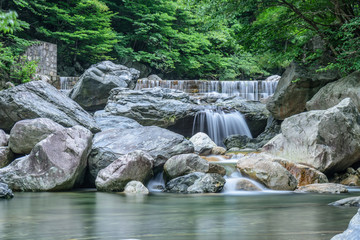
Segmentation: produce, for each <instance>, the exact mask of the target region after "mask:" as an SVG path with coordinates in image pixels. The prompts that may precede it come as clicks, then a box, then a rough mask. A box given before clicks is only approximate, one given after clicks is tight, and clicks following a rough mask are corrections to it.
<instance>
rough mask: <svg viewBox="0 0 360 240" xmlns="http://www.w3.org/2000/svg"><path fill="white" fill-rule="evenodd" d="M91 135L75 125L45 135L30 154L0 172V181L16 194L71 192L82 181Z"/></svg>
mask: <svg viewBox="0 0 360 240" xmlns="http://www.w3.org/2000/svg"><path fill="white" fill-rule="evenodd" d="M91 139H92V133H91V132H90V131H89V130H87V129H86V128H84V127H81V126H75V127H72V128H67V129H64V130H61V131H57V132H55V133H54V134H52V135H50V136H48V137H47V138H45V139H44V140H42V141H41V142H39V143H38V144H36V145H35V147H34V148H33V150H32V151H31V153H30V155H27V156H25V157H22V158H18V159H16V160H15V161H13V162H12V163H11V164H10V165H8V166H7V167H5V168H1V169H0V182H4V183H7V184H8V185H9V187H10V188H11V189H13V190H16V191H61V190H70V189H72V188H73V187H74V186H75V185H76V184H80V183H81V181H82V180H83V176H84V171H85V168H86V160H87V156H88V153H89V151H90V147H91Z"/></svg>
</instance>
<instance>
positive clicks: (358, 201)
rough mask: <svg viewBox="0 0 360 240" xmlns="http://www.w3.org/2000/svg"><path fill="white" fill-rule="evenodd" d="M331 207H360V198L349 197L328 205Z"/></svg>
mask: <svg viewBox="0 0 360 240" xmlns="http://www.w3.org/2000/svg"><path fill="white" fill-rule="evenodd" d="M329 205H331V206H336V207H360V197H349V198H344V199H341V200H338V201H336V202H332V203H329Z"/></svg>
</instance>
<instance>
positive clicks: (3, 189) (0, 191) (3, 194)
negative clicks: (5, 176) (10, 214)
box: [0, 182, 14, 199]
mask: <svg viewBox="0 0 360 240" xmlns="http://www.w3.org/2000/svg"><path fill="white" fill-rule="evenodd" d="M13 197H14V194H13V192H12V191H11V189H10V188H9V186H8V185H7V184H5V183H1V182H0V199H1V198H3V199H10V198H13Z"/></svg>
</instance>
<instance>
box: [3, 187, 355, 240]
mask: <svg viewBox="0 0 360 240" xmlns="http://www.w3.org/2000/svg"><path fill="white" fill-rule="evenodd" d="M351 195H356V194H351ZM348 196H350V195H308V194H273V195H270V194H267V195H251V196H246V195H245V196H226V195H173V194H155V195H154V194H153V195H150V196H126V195H123V194H116V193H98V192H92V191H79V192H65V193H16V196H15V198H14V199H12V200H10V201H0V239H27V240H29V239H36V240H41V239H151V240H165V239H166V240H168V239H175V240H177V239H179V240H180V239H181V240H183V239H184V240H187V239H191V240H212V239H231V240H232V239H243V240H255V239H278V240H292V239H293V240H298V239H299V240H300V239H301V240H303V239H313V240H317V239H324V240H325V239H330V238H331V237H332V236H334V235H335V234H337V233H338V232H341V231H344V230H345V229H346V227H347V225H348V223H349V220H350V219H351V217H352V216H353V215H354V214H355V213H356V211H357V209H356V208H336V207H331V206H327V204H328V203H329V202H332V201H335V200H338V199H341V198H344V197H348Z"/></svg>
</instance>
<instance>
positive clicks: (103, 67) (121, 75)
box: [69, 61, 140, 111]
mask: <svg viewBox="0 0 360 240" xmlns="http://www.w3.org/2000/svg"><path fill="white" fill-rule="evenodd" d="M139 75H140V72H139V71H138V70H136V69H134V68H127V67H125V66H123V65H118V64H114V63H112V62H110V61H104V62H100V63H97V64H95V65H92V66H91V67H90V68H89V69H87V70H86V71H85V72H84V74H83V75H81V77H80V79H79V81H78V82H77V83H76V84H75V86H74V88H73V89H72V90H71V92H70V93H69V96H70V98H71V99H73V100H74V101H75V102H77V103H79V104H80V106H82V107H83V108H84V109H86V110H91V111H92V110H100V109H103V108H104V107H105V105H106V102H107V99H108V97H109V95H110V91H111V89H113V88H116V87H122V88H130V89H134V88H135V85H136V80H137V79H138V78H139Z"/></svg>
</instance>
